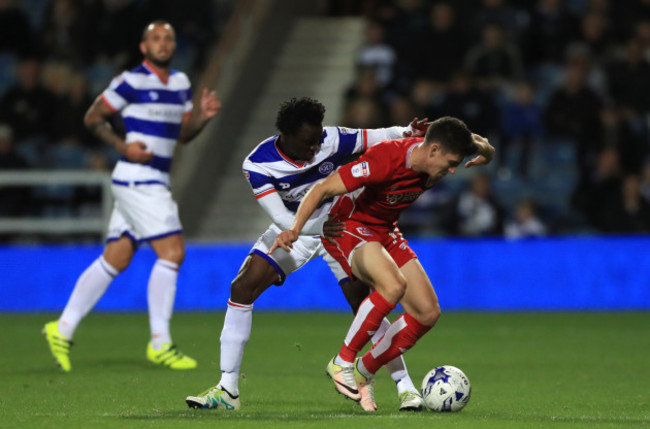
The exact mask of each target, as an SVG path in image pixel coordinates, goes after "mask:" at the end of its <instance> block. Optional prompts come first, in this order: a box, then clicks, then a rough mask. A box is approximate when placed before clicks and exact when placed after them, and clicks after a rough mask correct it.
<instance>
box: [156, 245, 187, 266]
mask: <svg viewBox="0 0 650 429" xmlns="http://www.w3.org/2000/svg"><path fill="white" fill-rule="evenodd" d="M160 253H161V254H160V255H158V257H159V258H160V259H164V260H166V261H169V262H173V263H175V264H176V265H179V266H180V265H181V264H182V263H183V261H184V260H185V248H184V247H183V246H170V247H168V248H167V249H165V250H164V251H162V252H160Z"/></svg>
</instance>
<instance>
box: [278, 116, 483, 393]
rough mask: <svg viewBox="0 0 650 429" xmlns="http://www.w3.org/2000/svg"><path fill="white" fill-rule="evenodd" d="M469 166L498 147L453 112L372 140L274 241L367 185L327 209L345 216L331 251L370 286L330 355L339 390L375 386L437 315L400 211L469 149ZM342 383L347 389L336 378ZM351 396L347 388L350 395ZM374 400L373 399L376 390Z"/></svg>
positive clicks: (288, 240)
mask: <svg viewBox="0 0 650 429" xmlns="http://www.w3.org/2000/svg"><path fill="white" fill-rule="evenodd" d="M473 154H476V156H475V157H474V158H473V159H471V160H470V161H468V162H467V163H465V167H471V166H477V165H483V164H487V163H488V162H490V161H491V160H492V158H493V157H494V148H493V147H492V146H491V145H490V144H489V142H488V141H487V139H485V138H483V137H481V136H479V135H476V134H472V133H471V132H470V130H469V129H468V128H467V126H466V125H465V123H464V122H463V121H461V120H459V119H456V118H452V117H443V118H440V119H438V120H436V121H434V122H433V123H432V124H431V126H430V127H429V130H428V131H427V133H426V135H425V137H424V139H423V138H408V139H402V140H390V141H386V142H383V143H380V144H378V145H376V146H374V147H372V148H370V149H369V150H368V151H367V152H366V153H365V154H363V155H362V156H361V157H360V158H359V159H358V160H357V161H354V162H351V163H349V164H346V165H344V166H343V167H341V168H340V169H339V170H338V171H337V172H336V173H334V174H332V175H331V176H329V177H328V178H327V179H325V180H323V181H322V182H319V183H318V184H316V185H315V186H314V187H313V188H312V189H311V190H310V191H309V193H308V194H307V195H306V196H305V197H304V199H303V200H302V202H301V204H300V207H299V208H298V211H297V213H296V218H295V221H294V223H293V226H292V228H291V229H290V230H287V231H283V232H282V233H281V234H280V235H278V237H277V239H276V242H275V244H274V246H273V248H272V249H271V251H273V250H274V249H275V248H277V247H282V248H283V249H285V250H287V251H290V248H291V247H292V243H293V242H294V241H295V240H297V238H298V237H299V234H300V231H301V229H302V227H303V225H304V223H305V222H306V221H307V219H308V218H309V216H310V215H311V213H312V212H313V211H314V210H315V209H316V208H317V207H318V205H319V204H320V202H321V201H323V200H324V199H326V198H331V197H334V196H337V195H343V194H345V193H348V192H353V191H355V190H357V189H360V188H364V189H363V191H361V193H360V194H359V195H358V196H357V197H356V198H355V199H352V198H351V197H349V196H344V197H341V198H339V200H338V201H337V203H336V204H335V205H334V206H333V207H332V210H331V211H330V214H331V215H333V217H334V218H335V219H336V220H339V221H341V222H344V223H345V230H344V231H343V233H342V234H340V235H341V236H339V237H333V238H331V239H327V240H326V239H323V243H324V245H325V248H326V249H327V251H328V252H329V253H330V254H331V255H332V256H333V257H334V258H335V259H337V260H338V261H339V262H340V263H341V265H342V266H343V268H344V269H345V270H346V271H347V272H348V275H353V276H354V277H356V278H358V279H361V280H363V281H364V282H366V283H368V284H370V285H371V286H372V288H373V293H371V294H370V295H369V296H368V298H366V299H365V300H364V301H363V302H362V304H361V306H360V307H359V310H358V312H357V315H356V316H355V318H354V321H353V322H352V325H351V326H350V329H349V331H348V333H347V335H346V337H345V340H344V342H343V346H342V347H341V350H340V352H339V353H338V354H337V355H336V356H335V357H334V358H333V359H332V360H331V361H330V362H329V364H328V366H327V373H328V375H329V376H330V377H331V378H332V379H333V380H334V382H335V386H336V387H337V390H338V391H339V392H340V393H343V394H344V395H345V394H346V393H345V392H346V391H348V390H350V391H356V390H357V389H358V391H359V392H360V393H361V395H362V396H363V395H364V392H367V391H369V392H372V389H365V388H364V387H366V386H368V385H371V384H372V383H373V378H374V374H375V373H376V372H377V370H379V368H381V367H382V366H383V365H384V364H386V363H387V362H389V361H390V360H392V359H393V358H395V357H397V356H399V355H401V354H402V353H404V352H405V351H406V350H408V349H410V348H411V347H412V346H413V345H414V344H415V343H416V342H417V341H418V339H420V338H421V337H422V336H423V335H424V334H425V333H426V332H428V331H429V329H431V328H432V327H433V325H435V323H436V321H437V320H438V318H439V317H440V307H439V305H438V297H437V296H436V293H435V291H434V289H433V286H432V284H431V281H430V280H429V277H428V276H427V274H426V273H425V271H424V269H423V268H422V265H421V264H420V262H419V261H418V259H417V255H416V254H415V252H413V251H412V250H411V248H410V247H409V246H408V242H407V241H406V240H405V239H404V238H403V237H402V234H401V233H400V232H399V229H398V228H397V219H398V218H399V215H400V213H401V212H402V210H404V209H405V208H406V207H408V206H409V205H410V204H412V203H413V201H415V200H416V199H417V198H418V196H420V194H422V193H423V192H424V191H426V190H427V189H429V188H431V187H432V186H433V185H435V184H436V183H437V182H438V181H439V180H441V179H442V178H443V177H444V176H445V175H446V174H447V173H452V174H453V173H454V172H455V171H456V168H457V167H458V166H459V165H460V164H461V162H462V161H463V159H464V158H465V157H467V156H470V155H473ZM397 303H401V304H402V307H403V308H404V310H405V312H404V314H402V315H401V316H399V317H398V318H397V319H396V320H395V321H394V322H393V323H392V324H391V325H390V327H389V328H388V330H387V331H386V333H385V334H384V336H383V338H382V339H380V340H379V341H378V342H377V343H376V344H375V345H374V346H373V347H372V348H371V349H370V350H369V351H368V352H367V353H366V354H364V355H363V356H362V357H361V358H360V359H356V357H357V354H358V353H359V351H360V350H361V349H362V348H363V347H364V346H365V345H366V343H367V342H368V341H369V340H370V337H371V335H372V334H373V333H374V332H375V331H376V330H377V328H378V326H379V324H380V323H381V320H382V319H383V318H384V316H386V315H388V314H389V313H390V312H391V311H392V310H393V309H394V308H395V306H396V305H397ZM342 385H344V387H347V388H344V389H341V388H339V386H342ZM346 396H347V395H346ZM370 399H372V402H373V403H374V398H370Z"/></svg>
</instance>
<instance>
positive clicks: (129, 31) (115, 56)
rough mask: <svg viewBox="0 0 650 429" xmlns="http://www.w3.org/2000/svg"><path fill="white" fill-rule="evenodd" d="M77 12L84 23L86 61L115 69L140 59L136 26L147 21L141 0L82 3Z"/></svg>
mask: <svg viewBox="0 0 650 429" xmlns="http://www.w3.org/2000/svg"><path fill="white" fill-rule="evenodd" d="M79 13H80V14H81V15H82V16H83V17H84V22H85V25H86V27H85V28H84V30H83V31H84V34H85V35H86V37H85V38H84V59H85V61H86V63H94V62H98V61H99V62H108V63H110V64H112V66H113V68H114V69H116V70H119V69H124V68H130V67H133V66H135V65H137V64H138V63H139V62H140V58H141V55H140V52H139V51H138V50H137V45H136V43H135V42H137V41H138V40H140V33H141V29H140V28H141V27H142V23H143V22H146V21H147V17H146V9H144V5H143V4H142V3H141V2H137V1H135V0H96V1H93V2H86V3H84V5H83V9H82V10H81V11H80V12H79ZM116 29H119V31H116ZM90 34H92V37H89V35H90Z"/></svg>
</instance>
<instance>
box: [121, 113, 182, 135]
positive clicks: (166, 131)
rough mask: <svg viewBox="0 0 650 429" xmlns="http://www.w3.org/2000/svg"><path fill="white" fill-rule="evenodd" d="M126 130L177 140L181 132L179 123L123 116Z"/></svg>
mask: <svg viewBox="0 0 650 429" xmlns="http://www.w3.org/2000/svg"><path fill="white" fill-rule="evenodd" d="M124 127H125V128H126V132H127V133H128V132H137V133H142V134H146V135H149V136H156V137H163V138H166V139H172V140H177V139H178V136H179V135H180V133H181V124H170V123H169V122H156V121H146V120H144V119H138V118H132V117H126V118H124Z"/></svg>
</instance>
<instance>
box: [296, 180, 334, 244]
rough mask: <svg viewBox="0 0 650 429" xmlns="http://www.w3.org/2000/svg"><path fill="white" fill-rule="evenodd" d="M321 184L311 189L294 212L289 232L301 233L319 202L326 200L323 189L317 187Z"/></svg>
mask: <svg viewBox="0 0 650 429" xmlns="http://www.w3.org/2000/svg"><path fill="white" fill-rule="evenodd" d="M322 183H323V182H320V183H317V184H316V185H315V186H314V187H313V188H311V189H310V190H309V192H307V195H305V197H304V198H303V199H302V201H301V202H300V205H299V206H298V210H297V211H296V218H295V219H294V221H293V225H291V230H292V231H294V232H295V233H296V234H300V233H301V231H302V230H303V228H304V227H305V224H306V223H307V221H308V220H309V218H310V217H311V215H312V214H314V211H316V209H317V208H318V206H319V204H320V203H321V201H323V200H324V199H325V198H327V197H326V196H325V194H324V193H323V192H322V191H323V187H322V186H319V185H320V184H322Z"/></svg>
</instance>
